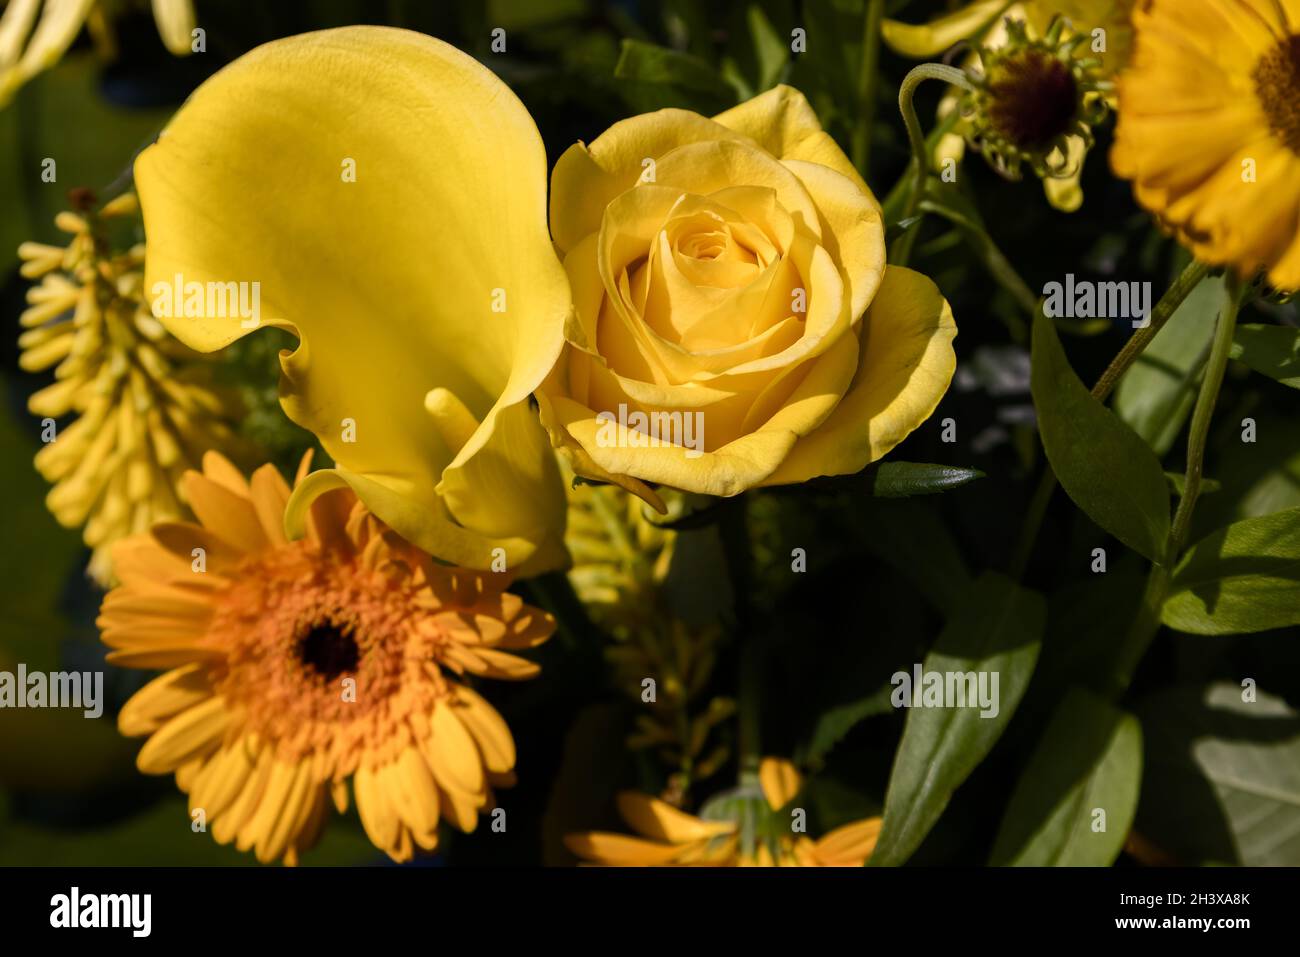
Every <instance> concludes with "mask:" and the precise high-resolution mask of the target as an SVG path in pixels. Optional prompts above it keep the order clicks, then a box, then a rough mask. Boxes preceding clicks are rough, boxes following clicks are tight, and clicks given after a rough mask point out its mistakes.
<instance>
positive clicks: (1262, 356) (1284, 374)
mask: <svg viewBox="0 0 1300 957" xmlns="http://www.w3.org/2000/svg"><path fill="white" fill-rule="evenodd" d="M1232 358H1234V359H1240V360H1241V361H1242V362H1244V363H1245V364H1246V365H1248V366H1250V367H1251V368H1252V369H1254V370H1255V371H1256V372H1262V373H1264V375H1266V376H1272V377H1273V378H1274V379H1276V380H1277V381H1278V382H1281V383H1282V384H1283V385H1289V386H1290V387H1291V388H1293V389H1300V329H1290V328H1286V327H1284V326H1260V325H1244V326H1238V327H1237V332H1236V335H1235V337H1234V341H1233V346H1232Z"/></svg>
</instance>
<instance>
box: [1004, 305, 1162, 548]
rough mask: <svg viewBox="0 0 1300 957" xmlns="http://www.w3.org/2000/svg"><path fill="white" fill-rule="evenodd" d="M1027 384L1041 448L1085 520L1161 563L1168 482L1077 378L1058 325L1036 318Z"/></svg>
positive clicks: (1145, 447)
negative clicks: (1031, 396)
mask: <svg viewBox="0 0 1300 957" xmlns="http://www.w3.org/2000/svg"><path fill="white" fill-rule="evenodd" d="M1030 389H1031V391H1032V392H1033V395H1034V406H1035V407H1036V408H1037V410H1038V428H1039V433H1040V434H1041V435H1042V439H1043V448H1044V449H1045V450H1046V451H1047V459H1048V461H1049V462H1051V463H1052V470H1053V471H1054V472H1055V473H1056V477H1057V478H1058V479H1059V480H1060V482H1061V487H1062V488H1064V489H1065V491H1066V493H1067V494H1068V495H1069V496H1070V498H1072V499H1073V500H1074V503H1075V504H1076V505H1078V506H1079V508H1081V509H1083V511H1084V512H1086V513H1087V515H1088V517H1089V518H1091V519H1092V520H1093V521H1094V522H1096V523H1097V524H1098V525H1099V526H1101V527H1102V528H1103V529H1105V530H1106V531H1107V532H1109V533H1110V534H1112V535H1114V536H1115V537H1116V538H1118V539H1119V540H1120V541H1121V542H1123V543H1124V544H1125V545H1127V546H1129V548H1132V549H1133V550H1134V551H1136V552H1138V553H1140V554H1142V555H1144V556H1146V557H1147V558H1149V559H1150V560H1151V561H1153V562H1162V561H1164V548H1165V539H1166V537H1167V536H1168V534H1169V486H1168V484H1167V482H1166V480H1165V473H1164V470H1163V469H1162V468H1161V467H1160V462H1159V461H1158V460H1157V459H1156V456H1155V454H1154V453H1153V452H1152V451H1151V449H1150V447H1149V446H1148V445H1147V444H1146V442H1144V441H1143V440H1142V438H1141V437H1139V436H1138V434H1137V433H1136V432H1134V431H1133V430H1132V429H1131V428H1129V427H1128V426H1127V425H1125V424H1124V423H1123V422H1121V421H1120V420H1119V419H1118V418H1116V417H1115V415H1114V414H1113V413H1112V412H1111V411H1110V410H1109V409H1107V408H1106V407H1105V406H1104V405H1102V404H1101V403H1100V402H1098V401H1097V400H1096V399H1095V398H1093V397H1092V394H1091V393H1090V392H1089V391H1088V389H1087V388H1085V387H1084V384H1083V383H1082V382H1080V381H1079V377H1078V376H1076V375H1075V374H1074V370H1073V369H1071V368H1070V364H1069V362H1068V361H1067V360H1066V358H1065V351H1064V350H1063V349H1062V348H1061V342H1060V340H1059V339H1057V337H1056V330H1055V329H1054V328H1053V326H1052V323H1051V321H1050V320H1049V319H1047V318H1045V317H1044V316H1043V315H1042V314H1041V312H1040V313H1039V314H1038V315H1037V316H1035V317H1034V341H1033V372H1032V374H1031V376H1030Z"/></svg>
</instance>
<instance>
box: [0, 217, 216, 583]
mask: <svg viewBox="0 0 1300 957" xmlns="http://www.w3.org/2000/svg"><path fill="white" fill-rule="evenodd" d="M78 198H79V199H80V200H82V201H81V202H80V205H81V206H82V207H83V208H82V209H81V210H80V211H78V212H70V211H69V212H63V213H61V214H60V215H59V216H58V217H57V219H56V220H55V223H56V225H57V226H58V228H59V229H60V230H62V231H63V232H65V233H68V234H70V236H71V239H70V241H69V242H68V245H67V246H66V247H60V246H50V245H45V244H42V243H34V242H28V243H24V244H23V245H22V246H21V247H20V249H19V250H18V253H19V256H20V257H21V258H22V260H23V265H22V269H21V271H22V274H23V275H24V276H26V277H27V278H29V279H40V280H41V281H40V284H39V285H36V286H33V287H32V288H31V289H29V290H28V292H27V301H28V303H29V306H28V308H27V309H26V311H24V312H23V313H22V316H21V317H20V319H19V322H20V323H21V325H22V326H23V327H24V328H25V329H26V330H27V331H25V332H24V333H23V334H22V335H21V337H20V338H19V340H18V344H19V346H20V347H21V349H22V356H21V358H20V360H19V364H20V365H21V367H22V368H23V369H24V370H26V371H28V372H41V371H44V370H46V369H50V368H53V369H54V379H55V381H54V382H53V383H52V384H51V385H48V386H46V387H45V388H43V389H41V390H40V391H38V392H36V393H35V394H33V395H32V396H31V398H30V400H29V401H28V408H29V409H30V410H31V412H32V413H33V414H34V415H38V416H41V417H43V418H44V419H45V420H46V421H45V422H44V423H43V430H42V437H43V438H44V439H45V441H46V445H45V447H44V448H43V449H41V451H40V452H39V453H37V455H36V467H37V469H38V470H39V471H40V473H41V475H43V476H44V477H45V479H46V480H47V481H49V482H50V483H52V484H53V486H54V487H53V488H52V489H51V490H50V494H49V497H48V498H47V499H46V504H47V505H48V506H49V509H50V511H51V513H53V515H54V517H55V518H56V519H58V521H59V523H60V524H62V525H64V526H66V527H68V528H76V527H78V526H81V525H83V524H84V525H85V530H84V538H85V542H86V544H87V545H88V546H90V548H91V549H92V550H93V555H92V558H91V563H90V573H91V575H92V576H93V577H94V578H95V579H96V580H98V581H99V582H101V583H106V582H108V581H110V580H111V578H112V560H111V557H110V553H109V546H111V545H112V544H113V542H115V541H117V540H118V539H120V538H122V537H123V536H125V535H129V534H131V533H133V532H141V531H145V530H146V529H148V528H149V526H150V525H152V524H153V523H155V522H160V521H165V520H167V519H172V518H177V517H180V516H182V515H184V514H185V507H184V505H183V504H182V501H181V499H180V497H179V496H178V482H179V480H180V477H181V474H182V473H183V472H184V471H185V470H186V469H187V468H190V467H192V466H194V465H196V464H197V463H198V462H199V459H200V457H201V456H202V454H203V452H204V451H206V450H208V449H214V448H217V449H227V450H230V449H237V448H240V447H241V444H242V443H241V441H240V440H239V438H238V437H237V436H236V434H235V432H234V429H233V424H234V423H235V422H237V420H238V417H239V414H240V410H239V407H238V404H237V403H236V402H235V400H234V399H233V396H232V394H231V393H229V392H227V391H225V390H221V389H218V388H216V387H214V386H213V385H212V384H211V383H210V382H209V381H208V380H209V378H210V377H209V376H208V375H207V370H206V369H205V368H204V366H203V364H202V359H201V357H199V356H198V355H197V354H195V353H193V352H191V351H190V350H189V349H187V348H185V347H184V346H182V345H181V344H180V343H179V342H177V341H176V340H175V339H173V338H172V337H171V335H170V334H169V333H168V332H167V330H166V329H164V328H163V327H162V325H161V324H160V323H159V322H158V320H156V319H155V318H153V316H152V315H150V313H149V308H148V306H147V304H146V302H145V296H144V294H143V271H144V269H143V267H144V259H145V250H144V246H143V245H135V246H132V247H130V248H129V249H127V250H126V251H125V252H120V253H115V252H113V250H112V248H111V244H110V242H109V240H108V238H107V236H108V231H109V228H110V227H111V226H116V225H119V224H120V223H122V222H124V221H129V220H131V219H133V218H134V217H135V216H136V215H137V213H138V209H139V208H138V203H137V201H136V197H135V196H134V194H131V193H127V194H124V195H123V196H120V197H118V198H117V199H114V200H112V201H111V202H109V203H108V204H106V205H105V206H104V207H103V209H101V210H99V211H94V210H93V209H92V208H91V207H92V206H93V203H92V202H91V201H90V200H89V199H88V198H87V197H84V196H83V195H80V194H79V197H78ZM128 228H129V222H128ZM70 415H71V416H73V417H75V418H74V421H73V422H71V424H67V425H59V424H58V422H57V420H60V419H63V418H64V417H66V416H70Z"/></svg>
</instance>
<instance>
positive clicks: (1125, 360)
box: [1092, 259, 1209, 402]
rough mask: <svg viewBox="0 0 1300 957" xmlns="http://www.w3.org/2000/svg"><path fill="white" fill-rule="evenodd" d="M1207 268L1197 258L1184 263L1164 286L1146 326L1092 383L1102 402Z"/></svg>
mask: <svg viewBox="0 0 1300 957" xmlns="http://www.w3.org/2000/svg"><path fill="white" fill-rule="evenodd" d="M1208 271H1209V267H1208V266H1206V265H1205V264H1204V263H1199V262H1197V261H1196V260H1195V259H1193V260H1192V261H1191V262H1190V263H1188V264H1187V268H1186V269H1184V270H1183V271H1182V273H1180V274H1179V276H1178V278H1177V279H1175V280H1174V282H1173V285H1171V286H1170V287H1169V288H1168V289H1167V290H1165V294H1164V295H1163V296H1161V297H1160V301H1159V302H1158V303H1156V307H1155V308H1154V309H1152V310H1151V321H1150V322H1149V323H1147V326H1146V328H1145V329H1139V330H1138V331H1137V332H1135V333H1133V335H1132V336H1130V337H1129V340H1128V342H1126V343H1124V348H1123V349H1121V350H1120V352H1119V355H1117V356H1116V357H1115V359H1114V361H1112V362H1111V364H1110V365H1109V366H1108V367H1107V369H1106V371H1105V372H1103V373H1102V374H1101V378H1100V379H1098V380H1097V384H1096V385H1095V386H1093V387H1092V394H1093V396H1094V397H1096V398H1097V399H1099V400H1100V401H1102V402H1105V401H1106V397H1107V396H1109V395H1110V393H1111V390H1112V389H1114V388H1115V386H1116V384H1117V383H1118V382H1119V379H1120V376H1122V375H1123V374H1124V373H1125V372H1127V371H1128V367H1129V366H1131V365H1132V364H1133V361H1134V360H1135V359H1137V357H1138V356H1139V355H1141V353H1142V350H1143V349H1145V348H1146V347H1147V345H1148V344H1149V343H1150V342H1151V340H1152V339H1154V338H1155V337H1156V333H1158V332H1159V331H1160V330H1161V329H1163V328H1164V325H1165V323H1166V322H1168V321H1169V320H1170V318H1172V316H1173V314H1174V313H1175V312H1177V311H1178V307H1179V306H1181V305H1182V304H1183V300H1184V299H1186V298H1187V296H1188V295H1189V294H1190V293H1191V291H1192V290H1193V289H1195V288H1196V287H1197V286H1198V285H1199V284H1200V282H1201V280H1202V279H1204V278H1205V274H1206V273H1207V272H1208Z"/></svg>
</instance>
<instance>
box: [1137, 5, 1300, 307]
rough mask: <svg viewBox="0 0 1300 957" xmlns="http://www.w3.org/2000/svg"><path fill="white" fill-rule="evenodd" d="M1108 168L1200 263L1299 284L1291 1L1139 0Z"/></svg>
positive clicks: (1298, 16)
mask: <svg viewBox="0 0 1300 957" xmlns="http://www.w3.org/2000/svg"><path fill="white" fill-rule="evenodd" d="M1133 27H1134V35H1135V37H1136V41H1135V46H1134V52H1133V59H1132V63H1131V65H1130V66H1129V68H1128V69H1127V70H1126V71H1125V72H1124V73H1123V74H1122V75H1121V76H1120V79H1119V124H1118V125H1117V126H1116V128H1115V145H1114V148H1113V149H1112V150H1111V166H1112V167H1113V168H1114V170H1115V172H1116V174H1118V175H1119V176H1122V177H1124V178H1125V179H1129V180H1132V181H1133V192H1134V196H1135V197H1136V198H1137V201H1138V202H1139V203H1140V204H1141V205H1142V206H1143V207H1145V208H1146V209H1148V210H1150V211H1151V212H1152V213H1154V214H1155V215H1156V217H1157V218H1158V219H1159V220H1160V221H1161V223H1163V224H1164V225H1165V226H1167V227H1168V228H1169V229H1170V230H1172V231H1173V232H1174V234H1175V235H1176V236H1177V237H1178V238H1179V239H1180V240H1181V241H1182V242H1183V243H1184V244H1186V245H1187V247H1188V248H1189V249H1191V251H1192V253H1193V254H1195V256H1196V258H1197V259H1199V260H1200V261H1201V262H1204V263H1208V264H1209V265H1211V266H1231V267H1232V268H1233V269H1234V270H1235V271H1236V272H1237V273H1238V274H1239V275H1240V276H1242V277H1243V278H1250V277H1251V276H1253V274H1255V273H1257V272H1265V273H1267V274H1268V279H1269V282H1270V283H1272V284H1273V286H1275V287H1276V288H1278V289H1280V290H1285V291H1287V292H1294V291H1295V290H1297V289H1300V0H1141V2H1139V3H1138V4H1137V8H1136V10H1135V11H1134V14H1133Z"/></svg>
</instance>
